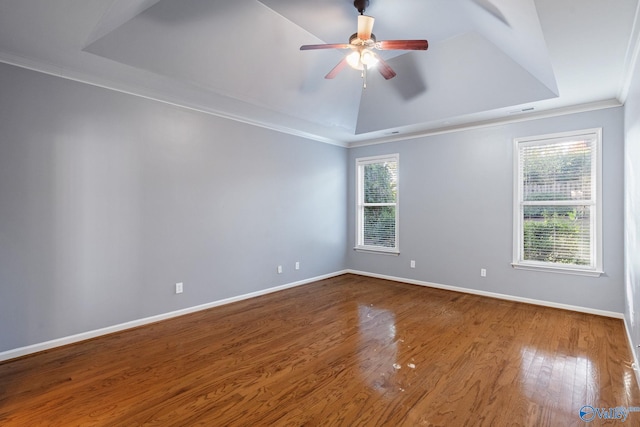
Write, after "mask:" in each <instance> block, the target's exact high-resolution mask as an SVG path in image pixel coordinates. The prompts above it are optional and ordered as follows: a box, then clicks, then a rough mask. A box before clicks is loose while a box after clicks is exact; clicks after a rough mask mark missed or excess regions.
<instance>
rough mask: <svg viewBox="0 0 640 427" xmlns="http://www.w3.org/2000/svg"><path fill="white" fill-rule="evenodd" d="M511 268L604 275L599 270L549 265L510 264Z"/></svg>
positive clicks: (581, 274)
mask: <svg viewBox="0 0 640 427" xmlns="http://www.w3.org/2000/svg"><path fill="white" fill-rule="evenodd" d="M511 266H512V267H513V268H515V269H516V270H532V271H544V272H547V273H560V274H573V275H575V276H588V277H600V276H601V275H603V274H604V271H600V270H584V269H578V268H570V267H554V266H549V265H537V264H523V263H516V262H513V263H511Z"/></svg>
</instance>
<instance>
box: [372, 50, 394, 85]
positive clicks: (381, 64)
mask: <svg viewBox="0 0 640 427" xmlns="http://www.w3.org/2000/svg"><path fill="white" fill-rule="evenodd" d="M376 57H377V58H378V64H377V65H376V67H377V68H378V71H380V74H382V77H384V78H385V79H386V80H389V79H392V78H394V77H395V76H396V72H395V71H393V68H391V67H390V66H389V64H387V62H386V61H385V60H384V59H382V58H381V57H380V55H376Z"/></svg>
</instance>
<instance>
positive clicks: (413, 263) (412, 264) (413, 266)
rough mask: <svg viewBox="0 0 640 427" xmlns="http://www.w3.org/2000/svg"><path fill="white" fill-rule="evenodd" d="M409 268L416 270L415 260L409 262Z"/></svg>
mask: <svg viewBox="0 0 640 427" xmlns="http://www.w3.org/2000/svg"><path fill="white" fill-rule="evenodd" d="M411 268H416V260H415V259H412V260H411Z"/></svg>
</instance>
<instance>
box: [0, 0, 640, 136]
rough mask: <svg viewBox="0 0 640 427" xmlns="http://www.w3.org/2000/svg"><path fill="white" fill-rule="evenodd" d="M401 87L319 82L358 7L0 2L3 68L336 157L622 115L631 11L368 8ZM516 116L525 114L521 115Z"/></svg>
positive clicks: (534, 0)
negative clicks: (337, 148)
mask: <svg viewBox="0 0 640 427" xmlns="http://www.w3.org/2000/svg"><path fill="white" fill-rule="evenodd" d="M366 13H367V14H368V15H371V16H374V17H375V18H376V22H375V26H374V33H375V34H376V36H377V38H378V40H393V39H427V40H429V44H430V46H429V50H427V51H411V52H404V51H385V52H381V55H382V56H383V57H384V58H385V59H386V60H387V62H388V63H389V64H390V65H391V66H392V67H393V68H394V69H395V71H396V72H397V74H398V75H397V77H395V78H394V79H392V80H388V81H386V80H384V79H383V78H382V76H380V75H379V74H378V73H371V74H370V75H369V79H368V87H367V89H365V90H363V88H362V79H361V77H360V73H359V72H358V71H355V70H352V69H349V68H347V69H345V70H343V71H342V72H341V73H340V74H339V75H338V77H337V78H336V79H334V80H326V79H324V75H325V74H326V73H327V72H329V70H331V69H332V68H333V67H334V66H335V65H336V64H337V63H338V62H339V61H340V60H341V58H342V56H343V55H345V52H344V51H339V50H313V51H300V50H299V47H300V46H301V45H303V44H317V43H346V42H348V39H349V36H350V35H351V34H352V33H354V32H355V30H356V17H357V14H358V13H357V11H356V10H355V8H354V7H353V2H352V0H315V1H292V0H263V1H258V0H234V1H228V0H0V61H2V62H7V63H11V64H15V65H19V66H23V67H27V68H31V69H36V70H40V71H44V72H47V73H51V74H55V75H60V76H63V77H68V78H72V79H76V80H80V81H84V82H88V83H92V84H96V85H100V86H105V87H109V88H113V89H116V90H121V91H125V92H130V93H135V94H138V95H142V96H146V97H150V98H154V99H159V100H162V101H166V102H171V103H175V104H178V105H183V106H186V107H190V108H195V109H198V110H202V111H206V112H210V113H214V114H218V115H222V116H225V117H229V118H232V119H237V120H242V121H246V122H249V123H253V124H256V125H260V126H264V127H268V128H272V129H276V130H280V131H283V132H287V133H292V134H296V135H301V136H304V137H307V138H312V139H317V140H320V141H324V142H329V143H336V144H341V145H352V146H353V145H360V144H365V143H373V142H382V141H388V140H393V139H398V138H406V137H411V136H414V135H420V134H425V133H429V132H439V131H444V130H448V129H453V128H459V127H465V126H473V125H477V124H482V123H492V122H495V121H501V120H505V119H521V118H526V117H532V116H533V117H535V116H539V115H543V114H552V113H557V112H559V111H573V110H581V109H582V110H584V109H593V108H602V107H607V106H613V105H620V104H621V103H623V102H624V97H625V90H626V83H627V81H628V79H629V77H630V73H631V72H632V70H631V69H630V64H632V63H633V55H634V54H636V55H637V54H638V45H639V42H638V31H639V29H638V28H637V27H638V26H640V23H636V21H637V20H638V15H639V11H638V0H371V4H370V6H369V8H368V9H367V11H366ZM523 110H524V111H523Z"/></svg>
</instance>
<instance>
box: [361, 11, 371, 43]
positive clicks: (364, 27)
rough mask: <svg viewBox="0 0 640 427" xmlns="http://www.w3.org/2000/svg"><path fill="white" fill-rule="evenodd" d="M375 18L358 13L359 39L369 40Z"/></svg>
mask: <svg viewBox="0 0 640 427" xmlns="http://www.w3.org/2000/svg"><path fill="white" fill-rule="evenodd" d="M374 21H375V18H373V17H371V16H367V15H358V38H359V39H360V40H365V41H366V40H369V39H370V38H371V32H372V31H373V23H374Z"/></svg>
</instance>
